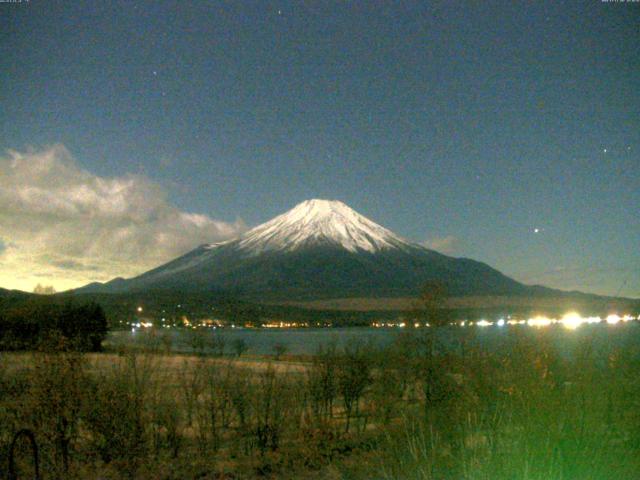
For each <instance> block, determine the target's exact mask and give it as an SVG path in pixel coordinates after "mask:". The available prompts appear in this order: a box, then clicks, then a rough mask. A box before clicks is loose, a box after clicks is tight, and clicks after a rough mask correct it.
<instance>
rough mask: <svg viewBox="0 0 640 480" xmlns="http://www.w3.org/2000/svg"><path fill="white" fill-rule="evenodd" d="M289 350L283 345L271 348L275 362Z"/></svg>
mask: <svg viewBox="0 0 640 480" xmlns="http://www.w3.org/2000/svg"><path fill="white" fill-rule="evenodd" d="M288 350H289V348H288V347H287V345H286V344H284V343H276V344H275V345H274V346H273V353H274V355H275V357H276V360H280V357H281V356H282V355H284V354H285V353H287V351H288Z"/></svg>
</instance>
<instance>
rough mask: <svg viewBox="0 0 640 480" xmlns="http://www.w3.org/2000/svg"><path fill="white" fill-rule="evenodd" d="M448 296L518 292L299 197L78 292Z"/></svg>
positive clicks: (471, 265)
mask: <svg viewBox="0 0 640 480" xmlns="http://www.w3.org/2000/svg"><path fill="white" fill-rule="evenodd" d="M434 281H435V282H439V283H442V284H444V285H446V288H447V290H448V292H449V293H450V294H451V295H457V296H463V295H521V294H529V293H532V291H533V290H534V289H535V290H537V291H539V290H546V289H543V288H542V287H529V286H526V285H523V284H521V283H519V282H517V281H515V280H513V279H511V278H509V277H507V276H505V275H503V274H502V273H500V272H499V271H497V270H495V269H493V268H491V267H490V266H488V265H486V264H484V263H481V262H477V261H474V260H470V259H467V258H454V257H449V256H447V255H443V254H441V253H438V252H435V251H433V250H430V249H427V248H425V247H423V246H421V245H419V244H417V243H413V242H410V241H408V240H406V239H404V238H402V237H400V236H398V235H396V234H395V233H393V232H391V231H390V230H387V229H386V228H384V227H382V226H380V225H378V224H376V223H374V222H373V221H371V220H369V219H368V218H365V217H364V216H362V215H360V214H359V213H357V212H356V211H354V210H352V209H351V208H349V207H348V206H347V205H345V204H344V203H342V202H339V201H329V200H317V199H315V200H307V201H305V202H302V203H300V204H298V205H296V206H295V207H294V208H293V209H291V210H289V211H288V212H286V213H284V214H282V215H279V216H277V217H275V218H273V219H272V220H270V221H268V222H266V223H263V224H261V225H258V226H257V227H255V228H253V229H251V230H249V231H247V232H246V233H244V234H243V235H241V236H240V237H238V238H235V239H233V240H229V241H226V242H221V243H213V244H205V245H201V246H199V247H197V248H196V249H194V250H192V251H190V252H188V253H187V254H185V255H183V256H181V257H179V258H176V259H175V260H173V261H170V262H169V263H166V264H164V265H161V266H159V267H157V268H154V269H153V270H150V271H148V272H146V273H143V274H142V275H139V276H137V277H134V278H130V279H122V278H117V279H114V280H111V281H110V282H107V283H104V284H101V283H93V284H90V285H87V286H85V287H83V288H81V289H78V290H77V291H78V292H87V293H88V292H95V293H101V292H104V293H128V292H140V291H152V290H176V291H182V292H224V293H229V294H233V295H238V296H240V297H245V298H250V299H264V300H314V299H330V298H345V297H405V296H413V295H415V294H417V293H418V292H419V291H420V288H421V287H422V285H424V284H425V283H426V282H434Z"/></svg>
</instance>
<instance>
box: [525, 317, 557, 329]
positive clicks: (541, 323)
mask: <svg viewBox="0 0 640 480" xmlns="http://www.w3.org/2000/svg"><path fill="white" fill-rule="evenodd" d="M551 323H552V320H551V319H550V318H547V317H540V316H538V317H535V318H530V319H529V320H527V325H529V326H530V327H546V326H548V325H551Z"/></svg>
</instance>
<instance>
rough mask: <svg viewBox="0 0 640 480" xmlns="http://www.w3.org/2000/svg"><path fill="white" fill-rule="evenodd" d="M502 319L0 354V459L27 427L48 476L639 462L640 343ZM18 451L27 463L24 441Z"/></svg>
mask: <svg viewBox="0 0 640 480" xmlns="http://www.w3.org/2000/svg"><path fill="white" fill-rule="evenodd" d="M621 328H625V327H624V326H621ZM623 333H624V332H622V331H621V332H620V334H623ZM509 335H510V336H512V337H513V338H511V341H510V342H509V348H508V349H506V350H504V351H499V352H495V351H494V352H491V353H489V352H486V351H482V350H480V349H478V348H477V347H474V346H472V345H473V343H469V344H466V343H465V342H462V343H461V344H460V345H459V346H458V347H459V348H456V349H455V352H454V351H452V349H447V350H446V351H444V350H443V349H442V348H441V346H440V345H438V344H437V343H435V342H434V341H433V337H432V336H431V335H430V334H429V333H428V331H424V330H423V331H422V332H409V333H407V334H404V335H402V336H400V337H399V338H398V340H397V341H396V342H395V343H394V344H393V345H390V346H388V347H385V348H383V349H382V348H379V347H373V346H369V345H364V344H360V345H352V346H350V347H348V348H346V349H341V350H338V349H336V348H335V347H334V346H331V345H327V346H326V347H324V348H322V349H321V350H319V351H318V352H317V353H316V355H313V356H310V357H309V358H306V359H301V358H296V359H292V358H287V357H282V358H281V359H279V360H278V361H275V359H274V358H270V357H247V358H245V357H240V358H237V357H207V356H184V355H175V354H171V353H169V352H166V351H162V350H161V349H151V350H149V351H144V352H141V351H136V352H131V351H126V350H122V351H120V352H107V353H102V354H79V353H75V352H65V351H42V352H32V353H3V354H0V462H1V463H0V470H1V471H2V472H6V471H8V468H9V464H8V457H9V449H10V444H11V441H12V438H13V435H14V434H15V432H17V431H18V430H19V429H22V428H28V429H30V430H31V431H32V432H33V433H34V434H35V437H36V440H37V443H38V448H39V467H40V473H41V476H42V478H46V479H48V478H52V479H55V478H60V479H62V478H64V479H67V478H72V479H73V478H78V479H80V478H104V479H111V478H114V479H115V478H140V479H146V478H154V479H155V478H158V479H190V478H193V479H196V478H198V479H222V478H224V479H232V478H233V479H243V478H247V479H249V478H273V479H282V480H284V479H296V478H309V479H368V478H380V479H422V480H427V479H434V480H435V479H443V480H448V479H451V480H458V479H469V480H476V479H478V480H479V479H486V480H495V479H505V480H507V479H510V480H511V479H513V480H520V479H522V480H525V479H526V480H529V479H540V480H543V479H544V480H572V479H630V480H631V479H635V478H638V472H640V344H639V348H636V347H635V346H634V342H625V344H624V346H623V347H621V348H618V349H616V348H607V349H606V350H602V349H601V348H596V347H594V345H595V344H594V342H592V341H590V339H589V338H588V336H585V337H584V339H583V340H582V341H581V342H579V344H576V345H575V347H574V351H572V352H569V354H566V352H563V353H562V354H560V353H559V352H558V351H556V349H555V348H554V346H553V345H554V344H553V342H552V341H550V335H549V332H548V331H544V330H540V331H538V332H536V333H535V334H527V335H524V334H523V333H522V331H521V330H520V329H518V328H516V327H514V328H511V329H510V331H509ZM13 457H14V460H15V463H16V465H17V470H18V471H19V472H20V476H19V478H32V476H29V475H32V473H33V466H32V463H31V457H32V456H31V454H30V450H29V448H28V445H27V443H26V442H25V441H24V440H20V441H18V443H17V446H16V449H15V451H14V455H13Z"/></svg>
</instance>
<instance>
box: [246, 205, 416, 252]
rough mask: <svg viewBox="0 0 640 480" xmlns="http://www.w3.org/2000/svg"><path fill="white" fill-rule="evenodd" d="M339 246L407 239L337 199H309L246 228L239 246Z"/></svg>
mask: <svg viewBox="0 0 640 480" xmlns="http://www.w3.org/2000/svg"><path fill="white" fill-rule="evenodd" d="M325 244H330V245H331V244H332V245H339V246H342V247H343V248H345V249H347V250H349V251H350V252H356V251H358V250H363V251H367V252H376V251H380V250H384V249H388V248H399V247H403V246H405V245H407V242H406V241H405V240H403V239H402V238H400V237H398V236H397V235H395V234H394V233H393V232H391V231H390V230H387V229H386V228H384V227H382V226H380V225H378V224H377V223H375V222H372V221H371V220H369V219H368V218H366V217H364V216H362V215H360V214H359V213H357V212H356V211H355V210H353V209H351V208H349V207H348V206H347V205H345V204H344V203H342V202H340V201H337V200H320V199H313V200H307V201H304V202H302V203H299V204H298V205H296V206H295V207H293V208H292V209H291V210H289V211H288V212H286V213H283V214H282V215H279V216H277V217H275V218H274V219H272V220H270V221H268V222H266V223H263V224H262V225H258V226H257V227H255V228H253V229H251V230H249V231H248V232H246V233H245V234H244V235H242V237H241V238H240V243H239V245H238V246H239V248H240V249H241V250H244V251H246V252H250V253H251V254H259V253H262V252H266V251H272V250H278V251H290V250H295V249H298V248H300V247H303V246H312V245H325Z"/></svg>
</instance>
